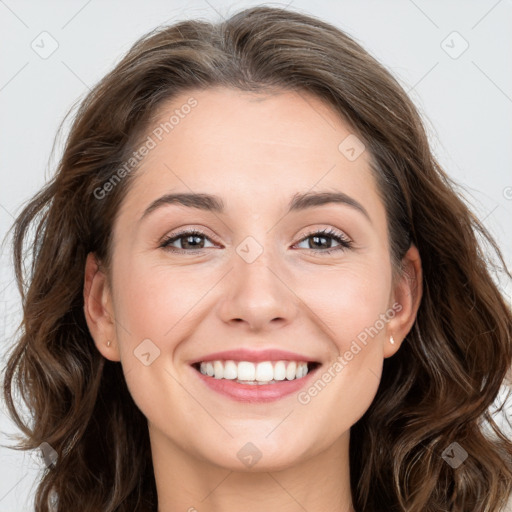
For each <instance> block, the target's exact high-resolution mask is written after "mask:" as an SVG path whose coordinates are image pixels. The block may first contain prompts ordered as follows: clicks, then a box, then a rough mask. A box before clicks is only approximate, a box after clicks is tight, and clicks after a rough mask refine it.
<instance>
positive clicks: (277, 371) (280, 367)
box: [274, 361, 286, 380]
mask: <svg viewBox="0 0 512 512" xmlns="http://www.w3.org/2000/svg"><path fill="white" fill-rule="evenodd" d="M285 378H286V366H285V364H284V361H277V363H276V364H275V366H274V379H275V380H284V379H285Z"/></svg>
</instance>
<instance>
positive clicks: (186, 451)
mask: <svg viewBox="0 0 512 512" xmlns="http://www.w3.org/2000/svg"><path fill="white" fill-rule="evenodd" d="M191 96H193V97H194V98H195V99H196V100H197V102H198V103H197V106H196V107H195V108H194V109H193V110H192V111H191V112H190V113H189V114H188V115H187V116H185V117H184V118H183V119H180V122H179V124H177V125H176V126H175V127H174V129H173V130H172V132H170V133H169V134H167V135H166V136H165V137H164V138H163V140H162V141H161V142H159V143H158V144H157V145H156V147H155V148H154V149H152V150H151V151H150V152H149V154H148V155H147V156H146V157H145V158H144V160H143V161H142V163H141V167H140V169H138V170H137V171H136V172H137V175H136V176H135V181H134V182H133V183H132V187H131V188H130V189H129V191H128V193H127V195H126V197H125V199H124V201H123V203H122V205H121V209H120V213H119V216H118V218H117V220H116V223H115V225H114V230H113V237H114V250H113V258H112V281H111V282H108V280H107V278H106V276H105V274H104V273H103V271H102V270H100V269H99V268H98V266H97V262H96V260H95V258H94V256H93V255H92V254H90V255H89V257H88V259H87V264H86V269H85V275H86V284H85V289H84V295H85V306H84V310H85V314H86V318H87V322H88V325H89V329H90V331H91V334H92V336H93V338H94V340H95V343H96V346H97V348H98V350H99V351H100V352H101V354H103V356H104V357H105V358H107V359H110V360H112V361H120V362H121V364H122V367H123V371H124V374H125V378H126V381H127V384H128V387H129V389H130V392H131V394H132V396H133V398H134V400H135V402H136V404H137V406H138V407H139V408H140V409H141V411H142V412H143V413H144V415H145V416H146V418H147V419H148V428H149V435H150V440H151V449H152V457H153V463H154V469H155V479H156V484H157V491H158V501H159V512H175V511H184V512H185V511H189V512H193V511H194V510H197V511H198V512H214V511H219V510H222V511H223V512H234V511H238V510H245V511H247V512H259V511H262V510H265V511H270V512H272V511H276V512H277V511H279V512H299V511H300V512H303V511H304V510H307V511H308V512H325V511H332V512H348V511H351V510H352V496H351V490H350V479H349V457H348V453H349V452H348V449H349V439H350V427H351V426H352V425H353V424H354V423H355V422H356V421H357V420H358V419H359V418H360V417H361V416H362V415H363V414H364V412H365V411H366V410H367V409H368V407H369V406H370V404H371V402H372V400H373V399H374V397H375V393H376V391H377V388H378V385H379V381H380V375H381V371H382V363H383V360H384V358H386V357H391V356H393V355H394V354H395V352H396V351H397V350H398V349H399V348H400V344H401V342H402V341H403V339H404V337H405V336H406V335H407V333H408V332H409V330H410V329H411V327H412V325H413V323H414V320H415V317H416V313H417V309H418V306H419V302H420V298H421V291H422V290H421V261H420V257H419V254H418V251H417V249H416V248H415V247H414V246H412V247H411V248H410V249H409V251H408V253H407V254H406V256H405V258H404V264H405V267H406V270H407V275H405V276H404V277H402V278H400V279H398V280H395V281H394V280H393V279H392V273H391V271H392V268H391V262H390V254H389V243H388V237H387V219H386V212H385V209H384V205H383V204H382V202H381V200H380V198H379V197H378V193H377V189H376V183H375V181H374V178H373V176H372V175H371V172H370V168H369V158H370V155H369V154H368V151H364V152H363V153H362V154H361V155H360V156H359V157H358V158H356V159H355V160H353V161H350V160H349V159H347V158H346V156H345V155H344V154H342V152H341V151H340V150H339V149H338V146H339V144H340V142H342V141H343V140H344V139H345V138H346V137H347V136H348V135H349V134H350V133H351V131H350V128H349V127H348V125H346V124H345V123H344V122H343V121H342V120H341V119H340V118H339V116H338V115H337V114H336V113H335V112H334V111H333V110H331V109H330V108H329V107H328V106H326V105H325V104H323V103H322V102H321V101H320V100H319V99H317V98H315V97H312V96H307V95H305V94H302V93H301V94H300V95H299V94H297V93H294V92H282V93H279V94H273V95H254V94H248V93H242V92H240V91H235V90H231V89H225V88H213V89H208V90H204V91H190V92H187V93H185V94H182V95H180V96H179V97H177V98H174V100H173V101H172V102H171V103H168V104H167V105H165V106H163V107H162V108H161V111H160V114H161V119H162V120H168V119H169V116H170V115H171V114H172V112H173V110H174V109H175V108H179V107H180V105H183V104H184V103H186V102H187V99H188V98H190V97H191ZM306 100H307V101H306ZM319 191H329V192H343V193H345V194H346V195H348V196H350V197H351V198H352V199H354V200H355V201H357V202H358V203H360V205H361V206H362V207H363V208H364V209H365V210H366V212H367V214H368V217H369V218H367V217H366V216H365V215H364V214H363V213H362V212H361V211H360V210H359V209H357V208H355V207H353V206H350V205H348V204H342V203H328V204H324V205H321V206H314V207H312V208H308V209H307V210H303V211H300V210H298V211H292V212H289V213H287V211H288V204H289V201H290V199H291V198H292V196H294V194H297V193H306V192H319ZM171 192H172V193H178V192H182V193H191V192H195V193H205V194H214V195H216V196H219V197H220V198H221V199H222V201H223V202H224V205H225V210H224V211H223V212H211V211H203V210H200V209H197V208H191V207H187V206H183V205H179V204H166V205H163V206H160V207H159V208H156V209H155V210H154V211H152V212H151V213H149V214H148V215H146V216H144V218H143V219H142V220H140V219H141V217H142V215H143V212H144V211H145V209H146V208H147V207H148V206H149V205H150V204H151V203H152V202H153V201H154V200H155V199H157V198H159V197H161V196H163V195H164V194H168V193H171ZM193 228H199V229H200V230H201V231H202V232H203V233H204V235H205V236H202V237H201V238H199V240H198V243H199V245H197V244H196V245H195V246H194V245H192V246H191V245H190V244H189V245H187V241H188V240H189V238H187V235H185V236H182V237H181V238H178V239H177V240H175V241H174V242H172V243H171V244H169V245H170V247H167V248H164V247H161V243H162V240H163V239H164V237H165V236H166V235H174V234H176V233H178V231H181V230H191V229H193ZM326 228H330V229H331V230H332V231H333V232H334V233H335V234H336V235H337V236H340V237H342V238H345V239H348V240H349V241H350V242H351V243H352V246H351V247H350V248H344V247H343V246H342V245H341V244H340V243H339V242H338V241H336V239H334V238H331V235H318V236H327V238H326V239H320V241H319V240H318V239H316V243H315V239H314V236H316V235H315V233H318V231H319V230H321V229H326ZM247 237H252V239H254V240H255V241H256V242H257V244H253V245H251V246H250V247H251V251H255V250H257V247H258V245H259V246H260V247H261V249H262V252H261V254H260V255H259V256H258V257H257V258H256V259H255V260H254V261H252V262H250V263H248V262H247V260H246V259H244V258H243V257H241V256H240V254H239V252H237V248H238V247H239V246H240V244H241V243H242V242H243V241H244V240H245V239H246V238H247ZM325 242H327V243H328V244H330V247H331V248H332V249H334V250H333V251H332V252H331V253H329V254H327V253H325V250H326V248H325V246H323V245H322V244H323V243H325ZM196 247H197V248H196ZM172 248H175V249H178V250H179V249H181V250H182V251H187V252H183V253H179V252H172ZM397 304H398V305H399V308H393V305H395V306H396V305H397ZM397 309H398V310H397ZM390 311H393V315H392V316H391V315H390V314H389V312H390ZM382 315H385V317H386V321H385V322H382V321H381V322H380V323H379V322H378V321H379V319H382V318H383V316H382ZM377 325H378V328H377V331H378V332H377V334H374V335H372V336H371V337H369V338H368V339H367V342H366V343H365V344H363V343H361V342H359V348H360V350H359V351H357V352H355V350H354V349H353V347H354V345H353V343H354V340H358V335H359V336H360V335H361V333H362V332H364V330H365V328H369V327H371V326H374V327H375V326H377ZM391 335H392V336H393V338H394V340H395V343H394V344H392V343H390V336H391ZM360 338H361V336H360ZM360 338H359V339H360ZM147 339H149V340H151V342H150V344H148V345H147V347H150V352H151V360H152V361H151V364H148V365H145V364H143V363H142V362H141V359H140V358H139V357H137V356H135V354H134V351H135V352H137V347H138V346H140V344H141V342H142V341H143V340H147ZM107 341H111V343H110V345H107ZM146 343H148V342H146ZM151 347H157V350H159V351H160V352H159V354H158V356H156V357H155V354H156V351H155V350H156V349H154V348H151ZM241 347H245V348H251V349H255V350H257V349H263V348H276V349H283V350H290V351H293V352H298V353H300V354H304V355H305V356H308V357H309V359H310V360H313V361H318V362H320V363H321V364H322V367H320V374H319V375H322V374H324V373H326V372H327V371H328V369H329V368H330V369H331V377H332V378H331V379H330V382H329V383H328V384H327V385H326V386H325V387H323V388H322V389H321V390H320V391H319V392H317V393H316V394H315V395H314V396H312V393H306V394H303V395H302V398H303V400H302V401H300V400H299V396H298V394H297V393H294V394H292V395H289V396H287V397H284V398H281V399H279V400H276V401H274V402H269V403H241V402H236V401H234V400H232V399H230V398H228V397H225V396H223V395H220V394H219V393H217V392H215V391H212V390H211V389H209V388H208V387H207V386H205V385H204V383H203V382H202V380H201V379H200V378H198V375H197V371H196V370H194V369H193V368H192V367H191V365H190V363H191V362H192V361H193V360H195V359H197V358H200V357H201V356H204V355H207V354H210V353H212V352H217V351H221V350H228V349H236V348H241ZM348 352H351V353H352V356H351V357H350V355H349V354H348ZM340 355H341V356H343V357H344V361H345V362H346V364H344V365H343V368H342V369H341V370H339V371H336V370H333V368H334V366H333V365H334V363H335V362H336V361H339V359H337V358H338V356H340ZM305 391H307V389H306V390H305ZM308 397H309V401H308V400H307V398H308ZM247 443H252V445H253V446H254V447H256V449H257V452H258V453H259V454H260V455H261V458H260V459H259V460H258V462H257V463H255V464H254V465H252V466H248V465H247V464H246V463H244V462H243V461H242V460H241V458H240V456H239V455H237V454H239V451H240V450H241V448H242V447H244V446H245V447H246V448H245V449H246V450H247V449H249V448H247V446H248V445H247ZM252 445H250V446H252ZM250 449H252V450H253V449H254V448H250Z"/></svg>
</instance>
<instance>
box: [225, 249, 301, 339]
mask: <svg viewBox="0 0 512 512" xmlns="http://www.w3.org/2000/svg"><path fill="white" fill-rule="evenodd" d="M234 260H235V261H234V266H233V268H232V270H231V272H230V273H229V275H228V276H227V280H228V281H227V282H228V284H227V286H226V288H225V293H224V294H223V297H222V299H221V302H220V304H218V308H219V309H218V311H219V315H220V317H221V319H222V320H223V321H224V322H225V323H231V324H235V323H237V324H243V325H244V326H245V328H246V329H247V330H248V331H251V332H261V331H265V330H272V329H276V328H281V327H284V326H285V325H288V324H289V323H290V322H292V321H293V319H294V317H295V316H296V315H297V311H298V303H299V299H298V297H297V296H296V295H295V294H294V293H293V290H292V289H291V288H290V284H288V283H287V281H291V278H290V277H289V276H288V279H287V274H286V271H285V270H284V269H283V267H282V266H279V265H278V264H277V263H276V261H275V258H273V259H271V258H270V254H268V253H266V252H263V254H261V255H260V256H259V257H258V258H257V259H256V260H255V261H253V262H252V263H248V262H246V261H244V259H243V258H241V257H239V256H238V255H234Z"/></svg>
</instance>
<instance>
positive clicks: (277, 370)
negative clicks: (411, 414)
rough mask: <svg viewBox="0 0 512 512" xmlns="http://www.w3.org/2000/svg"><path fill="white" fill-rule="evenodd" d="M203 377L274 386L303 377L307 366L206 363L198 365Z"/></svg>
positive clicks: (290, 363) (266, 362)
mask: <svg viewBox="0 0 512 512" xmlns="http://www.w3.org/2000/svg"><path fill="white" fill-rule="evenodd" d="M199 371H200V372H201V373H202V374H203V375H208V376H209V377H214V378H215V379H229V380H236V382H239V383H243V384H276V383H277V382H278V381H283V380H285V379H286V380H294V379H300V378H302V377H305V376H306V375H307V373H308V365H307V363H306V362H304V361H276V362H272V361H262V362H259V363H252V362H250V361H238V362H236V361H232V360H229V361H219V360H217V361H207V362H204V361H203V362H202V363H201V364H200V369H199Z"/></svg>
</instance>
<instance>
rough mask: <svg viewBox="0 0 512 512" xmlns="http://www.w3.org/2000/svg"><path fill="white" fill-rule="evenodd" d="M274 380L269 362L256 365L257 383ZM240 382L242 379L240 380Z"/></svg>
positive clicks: (272, 369)
mask: <svg viewBox="0 0 512 512" xmlns="http://www.w3.org/2000/svg"><path fill="white" fill-rule="evenodd" d="M273 378H274V368H272V363H271V362H270V361H265V362H264V363H258V366H256V380H257V381H258V382H268V381H270V380H272V379H273ZM240 380H242V379H240Z"/></svg>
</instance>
